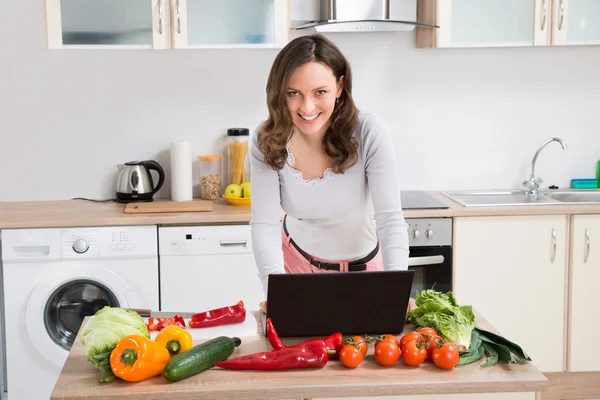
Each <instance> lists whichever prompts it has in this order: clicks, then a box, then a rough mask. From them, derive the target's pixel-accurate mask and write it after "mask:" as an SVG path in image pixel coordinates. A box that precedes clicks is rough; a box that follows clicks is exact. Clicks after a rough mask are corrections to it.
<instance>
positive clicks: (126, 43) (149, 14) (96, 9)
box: [46, 0, 169, 49]
mask: <svg viewBox="0 0 600 400" xmlns="http://www.w3.org/2000/svg"><path fill="white" fill-rule="evenodd" d="M167 1H168V0H126V1H123V0H103V1H97V0H46V31H47V41H48V47H49V48H54V49H56V48H153V49H166V48H167V47H168V46H169V43H168V39H169V36H168V31H167V29H168V26H169V25H168V21H167V17H168V14H167V4H168V3H167Z"/></svg>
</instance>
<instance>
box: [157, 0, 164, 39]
mask: <svg viewBox="0 0 600 400" xmlns="http://www.w3.org/2000/svg"><path fill="white" fill-rule="evenodd" d="M162 21H163V11H162V0H158V33H159V34H161V35H162V32H163V28H162V26H163V23H162Z"/></svg>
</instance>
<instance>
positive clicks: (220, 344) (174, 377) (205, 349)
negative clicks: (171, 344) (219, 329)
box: [163, 336, 242, 381]
mask: <svg viewBox="0 0 600 400" xmlns="http://www.w3.org/2000/svg"><path fill="white" fill-rule="evenodd" d="M241 343H242V341H241V340H240V339H239V338H237V337H234V338H229V337H226V336H219V337H217V338H214V339H211V340H209V341H208V342H204V343H201V344H199V345H197V346H194V347H192V348H191V349H189V350H188V351H186V352H183V353H181V354H178V355H176V356H175V357H173V358H171V359H170V360H169V362H168V363H167V364H166V365H165V368H164V369H163V376H164V377H165V378H167V379H168V380H170V381H179V380H182V379H185V378H188V377H190V376H192V375H196V374H197V373H200V372H202V371H204V370H206V369H208V368H211V367H213V366H214V365H215V363H216V362H219V361H224V360H227V359H228V358H229V356H231V355H232V354H233V350H234V349H235V348H236V347H238V346H239V345H240V344H241Z"/></svg>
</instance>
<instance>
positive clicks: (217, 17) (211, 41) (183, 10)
mask: <svg viewBox="0 0 600 400" xmlns="http://www.w3.org/2000/svg"><path fill="white" fill-rule="evenodd" d="M172 3H173V7H172V12H173V18H172V20H173V47H175V48H206V47H283V46H284V45H285V44H286V43H287V41H288V32H289V16H288V14H289V1H288V0H218V1H215V0H172Z"/></svg>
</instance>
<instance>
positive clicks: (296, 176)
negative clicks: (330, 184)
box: [285, 137, 333, 186]
mask: <svg viewBox="0 0 600 400" xmlns="http://www.w3.org/2000/svg"><path fill="white" fill-rule="evenodd" d="M291 144H292V138H291V137H290V140H288V142H287V145H286V146H285V148H286V150H287V153H288V159H287V165H288V166H289V167H290V171H292V176H293V177H294V179H296V180H297V181H298V182H302V183H306V184H308V185H312V186H315V185H319V184H321V183H323V182H327V181H328V180H330V179H331V178H332V177H333V170H332V169H331V168H326V169H325V173H324V174H323V177H322V178H319V177H314V178H309V179H304V178H303V177H302V171H300V170H299V169H296V168H294V160H295V159H294V155H293V154H292V152H291V151H290V146H291Z"/></svg>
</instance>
